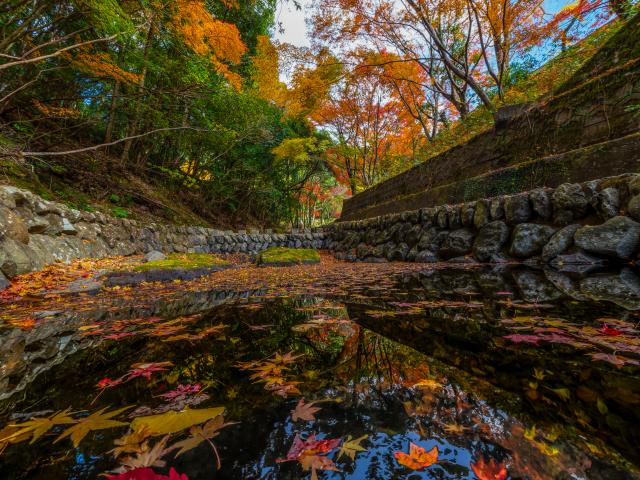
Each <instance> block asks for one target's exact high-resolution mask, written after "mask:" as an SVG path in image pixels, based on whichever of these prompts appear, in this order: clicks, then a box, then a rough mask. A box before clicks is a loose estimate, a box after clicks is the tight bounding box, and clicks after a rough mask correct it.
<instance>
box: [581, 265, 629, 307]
mask: <svg viewBox="0 0 640 480" xmlns="http://www.w3.org/2000/svg"><path fill="white" fill-rule="evenodd" d="M580 291H581V292H582V293H583V294H585V295H586V296H587V297H589V298H591V299H592V300H605V301H609V302H613V303H615V304H617V305H620V306H622V307H624V308H630V309H634V310H635V309H639V308H640V277H639V276H638V275H637V274H636V273H634V272H633V270H631V269H630V268H624V269H622V270H621V271H620V273H605V274H602V275H594V276H591V277H587V278H584V279H582V280H581V281H580Z"/></svg>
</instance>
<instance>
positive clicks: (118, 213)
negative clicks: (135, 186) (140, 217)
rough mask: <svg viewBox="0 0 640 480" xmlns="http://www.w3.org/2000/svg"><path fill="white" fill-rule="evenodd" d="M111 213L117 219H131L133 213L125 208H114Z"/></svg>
mask: <svg viewBox="0 0 640 480" xmlns="http://www.w3.org/2000/svg"><path fill="white" fill-rule="evenodd" d="M111 213H112V214H113V215H114V216H115V217H117V218H129V217H130V216H131V212H130V211H129V210H127V209H126V208H124V207H113V208H111Z"/></svg>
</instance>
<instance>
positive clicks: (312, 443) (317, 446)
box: [276, 433, 342, 463]
mask: <svg viewBox="0 0 640 480" xmlns="http://www.w3.org/2000/svg"><path fill="white" fill-rule="evenodd" d="M341 441H342V440H341V439H340V438H328V439H325V440H316V436H315V435H309V437H308V438H307V439H306V440H302V438H300V434H299V433H296V436H295V438H294V439H293V443H292V444H291V448H289V451H288V452H287V456H286V457H285V458H278V459H276V462H277V463H282V462H292V461H295V460H298V459H299V458H300V456H301V455H303V454H304V455H315V454H318V453H328V452H330V451H331V450H333V449H334V448H338V446H339V445H340V442H341Z"/></svg>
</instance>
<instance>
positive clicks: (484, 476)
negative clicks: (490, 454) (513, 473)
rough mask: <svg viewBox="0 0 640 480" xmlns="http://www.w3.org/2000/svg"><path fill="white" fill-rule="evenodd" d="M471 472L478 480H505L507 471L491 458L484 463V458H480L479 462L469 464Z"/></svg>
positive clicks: (502, 465)
mask: <svg viewBox="0 0 640 480" xmlns="http://www.w3.org/2000/svg"><path fill="white" fill-rule="evenodd" d="M471 470H473V473H475V474H476V477H478V479H479V480H506V478H507V469H506V468H505V466H504V464H502V463H498V462H496V461H495V460H494V459H493V458H492V459H491V460H489V461H488V462H485V461H484V457H480V460H478V461H477V462H475V463H472V464H471Z"/></svg>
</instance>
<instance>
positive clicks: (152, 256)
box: [143, 250, 167, 262]
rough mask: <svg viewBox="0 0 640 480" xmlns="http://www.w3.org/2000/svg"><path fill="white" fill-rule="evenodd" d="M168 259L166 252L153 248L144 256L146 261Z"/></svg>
mask: <svg viewBox="0 0 640 480" xmlns="http://www.w3.org/2000/svg"><path fill="white" fill-rule="evenodd" d="M166 259H167V256H166V255H165V254H164V253H162V252H159V251H158V250H151V251H150V252H149V253H147V254H146V255H145V256H144V259H143V261H144V262H160V261H162V260H166Z"/></svg>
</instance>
